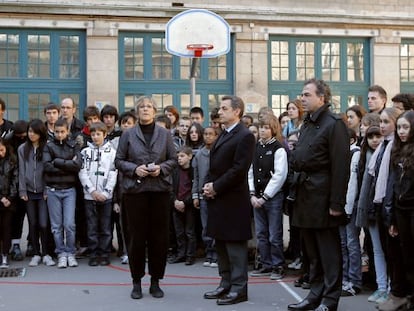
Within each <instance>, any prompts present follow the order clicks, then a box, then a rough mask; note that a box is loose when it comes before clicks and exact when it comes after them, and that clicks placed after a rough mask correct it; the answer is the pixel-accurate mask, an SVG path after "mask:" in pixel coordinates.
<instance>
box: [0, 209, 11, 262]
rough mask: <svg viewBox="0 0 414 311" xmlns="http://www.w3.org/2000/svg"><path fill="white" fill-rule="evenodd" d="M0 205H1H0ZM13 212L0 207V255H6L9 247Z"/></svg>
mask: <svg viewBox="0 0 414 311" xmlns="http://www.w3.org/2000/svg"><path fill="white" fill-rule="evenodd" d="M0 205H3V204H2V203H0ZM12 217H13V212H12V211H11V210H10V209H8V208H5V207H4V206H0V247H1V249H0V250H1V254H2V255H7V254H8V253H9V250H10V247H11V224H12Z"/></svg>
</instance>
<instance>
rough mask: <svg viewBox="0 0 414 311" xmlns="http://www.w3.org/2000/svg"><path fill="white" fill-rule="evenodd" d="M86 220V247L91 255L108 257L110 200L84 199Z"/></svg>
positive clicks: (109, 249)
mask: <svg viewBox="0 0 414 311" xmlns="http://www.w3.org/2000/svg"><path fill="white" fill-rule="evenodd" d="M85 212H86V222H87V224H88V249H89V252H90V255H91V256H92V257H95V256H102V257H109V255H110V253H111V242H112V234H111V231H112V230H111V228H112V227H111V215H112V201H111V200H107V201H105V202H96V201H92V200H85Z"/></svg>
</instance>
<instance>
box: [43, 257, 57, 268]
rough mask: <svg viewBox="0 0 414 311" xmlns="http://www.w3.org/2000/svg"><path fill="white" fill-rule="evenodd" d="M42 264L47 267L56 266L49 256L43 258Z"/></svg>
mask: <svg viewBox="0 0 414 311" xmlns="http://www.w3.org/2000/svg"><path fill="white" fill-rule="evenodd" d="M42 262H43V264H45V265H46V266H48V267H51V266H54V265H56V262H55V261H54V260H53V259H52V257H50V256H49V255H45V256H43V259H42Z"/></svg>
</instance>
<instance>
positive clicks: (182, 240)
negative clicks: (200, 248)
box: [173, 206, 197, 257]
mask: <svg viewBox="0 0 414 311" xmlns="http://www.w3.org/2000/svg"><path fill="white" fill-rule="evenodd" d="M173 220H174V228H175V237H176V240H177V257H185V256H186V257H195V252H196V244H197V239H196V232H195V217H194V207H193V206H186V207H185V210H184V212H179V211H177V210H176V209H174V211H173Z"/></svg>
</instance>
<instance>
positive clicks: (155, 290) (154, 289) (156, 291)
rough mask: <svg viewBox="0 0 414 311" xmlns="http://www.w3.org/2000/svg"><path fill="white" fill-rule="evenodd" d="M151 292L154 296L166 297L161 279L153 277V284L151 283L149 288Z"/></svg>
mask: <svg viewBox="0 0 414 311" xmlns="http://www.w3.org/2000/svg"><path fill="white" fill-rule="evenodd" d="M149 293H150V294H151V296H152V297H154V298H162V297H164V292H163V291H162V289H161V288H160V282H159V280H157V279H152V278H151V285H150V288H149Z"/></svg>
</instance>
